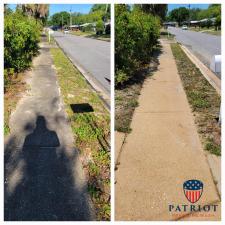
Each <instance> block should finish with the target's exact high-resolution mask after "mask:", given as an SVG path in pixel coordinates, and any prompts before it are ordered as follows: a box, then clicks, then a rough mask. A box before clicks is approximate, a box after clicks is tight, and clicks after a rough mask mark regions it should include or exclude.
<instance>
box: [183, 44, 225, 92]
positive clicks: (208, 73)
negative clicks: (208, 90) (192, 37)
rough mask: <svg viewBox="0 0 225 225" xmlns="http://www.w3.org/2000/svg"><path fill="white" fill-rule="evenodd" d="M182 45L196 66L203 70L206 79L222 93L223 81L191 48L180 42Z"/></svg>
mask: <svg viewBox="0 0 225 225" xmlns="http://www.w3.org/2000/svg"><path fill="white" fill-rule="evenodd" d="M180 47H181V48H182V50H183V51H184V53H185V54H186V55H187V56H188V58H189V59H190V60H191V61H192V62H193V63H194V64H195V66H196V67H197V68H198V69H199V70H200V71H201V73H202V75H203V76H204V77H205V78H206V80H207V81H208V82H209V83H210V84H211V85H212V86H213V87H214V88H215V89H216V92H217V93H218V94H219V95H221V81H220V79H219V78H218V77H217V76H216V75H215V74H214V73H213V72H212V71H211V70H210V69H208V68H207V67H206V66H205V65H204V64H203V63H202V62H201V61H200V60H199V59H198V58H197V57H196V56H195V55H194V54H193V53H191V52H190V50H188V49H187V47H185V46H184V45H182V44H180Z"/></svg>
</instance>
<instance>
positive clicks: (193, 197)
mask: <svg viewBox="0 0 225 225" xmlns="http://www.w3.org/2000/svg"><path fill="white" fill-rule="evenodd" d="M201 192H202V190H197V191H193V190H185V195H186V197H187V199H188V200H189V201H190V202H191V203H195V202H197V201H198V200H199V198H200V196H201Z"/></svg>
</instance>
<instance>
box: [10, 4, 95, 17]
mask: <svg viewBox="0 0 225 225" xmlns="http://www.w3.org/2000/svg"><path fill="white" fill-rule="evenodd" d="M92 6H93V4H50V7H49V14H50V16H52V15H53V14H54V13H57V12H61V11H67V12H69V11H70V9H71V11H72V12H80V13H88V12H89V11H90V9H91V7H92ZM9 7H10V8H11V9H13V10H14V9H15V8H16V5H15V4H10V5H9Z"/></svg>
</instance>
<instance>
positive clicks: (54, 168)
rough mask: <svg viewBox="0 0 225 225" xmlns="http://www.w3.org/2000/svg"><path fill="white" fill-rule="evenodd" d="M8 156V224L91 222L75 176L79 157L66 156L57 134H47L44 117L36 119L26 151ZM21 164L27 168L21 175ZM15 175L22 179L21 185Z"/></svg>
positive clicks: (6, 170)
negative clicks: (23, 222) (15, 222)
mask: <svg viewBox="0 0 225 225" xmlns="http://www.w3.org/2000/svg"><path fill="white" fill-rule="evenodd" d="M65 135H66V134H65ZM15 151H21V154H20V157H17V158H13V157H14V156H13V154H14V153H15ZM6 152H7V146H6ZM9 152H10V153H11V156H10V157H9V155H7V161H5V180H6V182H5V183H6V184H5V215H4V216H5V220H7V221H86V220H91V219H92V215H91V211H90V206H89V204H88V199H87V195H86V189H85V187H81V188H80V187H79V188H78V187H77V186H76V182H75V180H74V176H73V168H74V165H73V163H74V162H75V161H76V158H77V153H76V152H75V151H74V154H73V156H72V158H68V156H66V154H65V146H62V144H61V143H60V141H59V138H58V136H57V134H56V132H55V131H51V130H48V128H47V127H46V121H45V118H44V117H43V116H38V117H37V120H36V127H35V129H34V130H33V132H32V133H31V134H29V135H27V137H26V138H25V141H24V144H23V148H22V149H13V151H9ZM13 152H14V153H13ZM22 161H23V165H24V166H23V168H22V169H21V170H20V172H19V170H18V168H19V166H18V165H19V163H20V162H22ZM10 168H13V169H11V170H10ZM15 174H20V175H21V177H22V178H21V179H20V181H18V179H16V177H15ZM15 183H16V184H15ZM10 185H11V186H12V185H14V186H15V188H9V187H10Z"/></svg>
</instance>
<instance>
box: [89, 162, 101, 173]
mask: <svg viewBox="0 0 225 225" xmlns="http://www.w3.org/2000/svg"><path fill="white" fill-rule="evenodd" d="M88 168H89V173H90V176H98V175H99V173H100V168H99V167H98V166H97V165H96V164H95V163H93V162H90V163H89V164H88Z"/></svg>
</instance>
